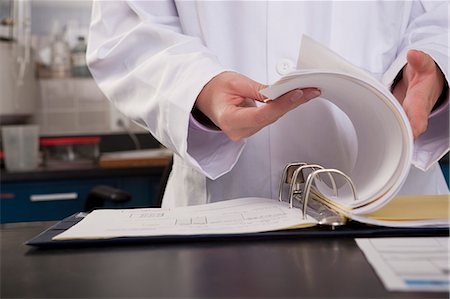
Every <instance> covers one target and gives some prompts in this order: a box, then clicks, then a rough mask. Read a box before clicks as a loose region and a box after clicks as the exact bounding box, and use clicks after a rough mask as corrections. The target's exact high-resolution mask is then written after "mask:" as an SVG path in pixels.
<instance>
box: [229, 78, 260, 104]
mask: <svg viewBox="0 0 450 299" xmlns="http://www.w3.org/2000/svg"><path fill="white" fill-rule="evenodd" d="M240 77H241V78H233V79H232V80H233V81H232V82H230V84H231V86H232V87H231V88H232V89H233V91H234V92H235V93H236V94H237V95H239V96H241V97H246V98H250V99H253V100H257V101H259V102H264V100H265V99H266V97H265V96H263V95H262V94H260V93H259V91H260V90H262V89H264V88H266V87H267V85H264V84H261V83H259V82H256V81H253V80H252V79H250V78H247V77H245V76H243V75H240Z"/></svg>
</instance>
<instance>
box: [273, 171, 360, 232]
mask: <svg viewBox="0 0 450 299" xmlns="http://www.w3.org/2000/svg"><path fill="white" fill-rule="evenodd" d="M305 170H310V173H309V174H308V176H307V179H306V180H305ZM320 174H327V175H328V177H329V179H330V182H331V185H332V189H333V193H334V196H336V197H338V189H337V186H336V181H335V179H334V176H333V175H339V176H341V177H342V178H344V180H345V181H346V183H347V184H348V185H349V186H350V189H351V191H352V194H353V198H354V200H357V195H356V188H355V185H354V184H353V181H352V179H351V178H350V177H349V176H348V175H346V174H345V173H343V172H342V171H340V170H337V169H332V168H324V167H323V166H321V165H318V164H307V163H305V162H294V163H288V164H286V166H285V167H284V170H283V173H282V175H281V181H280V189H279V193H278V200H279V201H283V197H284V196H283V193H284V192H283V190H284V189H285V185H289V198H288V202H289V208H293V205H294V202H298V203H300V204H301V209H302V212H303V219H306V215H310V216H311V217H313V218H315V219H317V220H318V222H319V224H322V225H330V226H332V227H335V226H339V225H344V224H345V223H346V222H347V217H346V216H345V215H344V214H343V213H342V212H340V211H338V210H336V209H334V208H333V207H332V206H331V205H329V204H327V203H326V202H325V201H323V200H320V198H321V195H322V196H324V195H323V194H320V192H319V191H318V189H317V188H316V187H315V186H314V185H313V183H314V181H315V179H318V180H321V181H322V179H321V178H320ZM312 195H316V196H315V198H317V200H313V199H311V197H312Z"/></svg>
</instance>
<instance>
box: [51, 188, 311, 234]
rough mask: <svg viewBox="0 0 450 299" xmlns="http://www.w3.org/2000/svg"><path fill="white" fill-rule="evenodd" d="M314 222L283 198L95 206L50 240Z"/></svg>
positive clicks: (234, 230)
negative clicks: (165, 205)
mask: <svg viewBox="0 0 450 299" xmlns="http://www.w3.org/2000/svg"><path fill="white" fill-rule="evenodd" d="M316 223H317V221H316V220H315V219H313V218H311V217H307V219H303V216H302V212H301V210H300V209H290V208H289V206H288V204H286V203H285V202H279V201H276V200H273V199H266V198H255V197H251V198H240V199H233V200H226V201H221V202H216V203H211V204H205V205H198V206H189V207H179V208H174V209H160V208H149V209H124V210H112V209H110V210H95V211H93V212H91V213H90V214H89V215H87V216H86V217H85V218H84V219H83V220H82V221H80V222H79V223H77V224H76V225H74V226H72V227H71V228H69V229H68V230H66V231H65V232H63V233H61V234H59V235H57V236H56V237H55V238H54V240H65V239H103V238H117V237H133V236H134V237H136V236H165V235H167V236H170V235H208V234H236V233H238V234H243V233H256V232H264V231H274V230H280V229H287V228H293V227H297V226H301V227H307V226H312V225H315V224H316Z"/></svg>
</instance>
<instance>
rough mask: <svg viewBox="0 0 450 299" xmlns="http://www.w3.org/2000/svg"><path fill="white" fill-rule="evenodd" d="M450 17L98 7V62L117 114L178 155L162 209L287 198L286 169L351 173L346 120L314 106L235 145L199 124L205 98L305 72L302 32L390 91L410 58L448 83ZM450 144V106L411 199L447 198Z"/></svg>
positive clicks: (399, 8) (94, 57) (402, 12)
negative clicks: (216, 87)
mask: <svg viewBox="0 0 450 299" xmlns="http://www.w3.org/2000/svg"><path fill="white" fill-rule="evenodd" d="M447 12H448V2H446V1H355V2H348V1H336V2H323V1H317V2H316V1H299V2H295V1H288V2H285V1H242V2H236V1H175V2H171V1H98V2H95V3H94V6H93V14H92V23H91V28H90V36H89V44H88V53H87V59H88V64H89V67H90V69H91V71H92V74H93V76H94V78H95V79H96V81H97V82H98V84H99V86H100V88H101V89H102V90H103V92H104V93H105V94H106V96H107V97H108V98H109V99H110V100H111V101H112V102H113V103H114V104H115V105H116V107H117V108H118V109H119V110H121V111H122V112H123V113H125V114H126V115H128V116H129V117H131V118H132V119H133V120H135V121H136V122H138V123H139V124H141V125H143V126H144V127H146V128H148V130H149V131H150V132H151V133H152V134H153V135H154V136H155V137H156V138H157V139H158V140H159V141H160V142H161V143H162V144H163V145H165V146H167V147H168V148H170V149H171V150H173V151H174V153H175V161H174V166H173V171H172V173H171V175H170V179H169V183H168V186H167V189H166V194H165V197H164V201H163V206H165V207H170V206H180V205H192V204H201V203H207V202H214V201H219V200H226V199H232V198H238V197H243V196H262V197H269V198H276V197H277V194H278V184H279V178H280V174H281V171H282V169H283V167H284V165H285V163H287V162H292V161H308V162H320V163H324V164H326V165H327V166H335V167H338V168H339V167H340V165H335V164H336V163H335V162H334V161H339V158H340V157H339V155H341V153H343V152H345V151H346V150H348V144H346V141H345V140H346V138H347V137H348V136H347V135H348V133H347V132H345V130H343V129H342V128H341V125H340V122H339V120H340V119H342V117H341V115H339V112H336V109H334V108H333V107H332V106H331V105H330V104H329V103H328V102H326V101H325V100H314V101H311V102H310V103H308V104H306V105H302V106H300V107H299V108H297V109H296V110H294V111H291V112H289V113H288V114H287V115H285V116H284V117H282V118H281V119H280V120H278V121H277V122H276V123H274V124H272V125H270V126H268V127H266V128H264V129H263V130H261V131H260V132H258V133H257V134H255V135H253V136H251V137H250V138H247V139H246V140H241V141H236V142H233V141H231V140H229V139H228V138H227V137H226V136H225V134H223V133H222V132H220V131H214V130H209V129H207V128H205V127H203V126H201V125H199V124H197V123H196V122H195V120H194V119H193V118H192V117H191V109H192V107H193V105H194V102H195V100H196V97H197V95H198V94H199V92H200V91H201V89H202V87H203V86H204V85H205V84H206V83H207V82H208V81H209V80H210V79H211V78H213V77H214V76H216V75H217V74H219V73H221V72H223V71H225V70H234V71H237V72H240V73H242V74H244V75H246V76H248V77H250V78H252V79H254V80H256V81H259V82H261V83H265V84H270V83H272V82H275V81H276V80H277V79H279V78H280V76H281V75H283V74H286V73H287V72H289V71H290V70H291V69H292V68H293V67H294V65H295V61H296V60H297V55H298V51H299V44H300V37H301V35H302V34H303V33H304V34H307V35H309V36H311V37H312V38H314V39H315V40H317V41H319V42H321V43H322V44H325V45H327V46H328V47H329V48H331V49H332V50H334V51H336V52H337V53H339V54H340V55H341V56H343V57H345V58H346V59H347V60H349V61H351V62H352V63H354V64H356V65H358V66H360V67H361V68H364V69H366V70H367V71H369V72H371V73H372V74H373V75H374V76H376V77H378V78H380V80H383V82H384V83H385V84H387V85H390V84H391V83H392V81H393V79H394V77H395V76H396V75H397V73H398V72H399V71H400V70H401V68H402V67H403V66H404V64H405V62H406V54H405V53H406V50H407V49H409V48H414V49H419V50H422V51H424V52H426V53H428V54H429V55H431V56H432V57H433V59H434V60H435V61H436V63H437V64H438V65H439V67H440V68H441V70H442V71H443V72H444V74H445V77H446V79H447V82H448V81H449V80H448V79H449V73H448V69H449V65H448V52H449V47H448V39H447V37H448V28H449V20H448V14H447ZM320 130H335V131H336V134H335V139H334V140H321V139H320V138H317V136H320ZM312 132H314V135H313V134H312ZM448 135H449V132H448V105H447V108H446V109H444V110H441V111H440V112H439V113H437V114H436V115H433V116H432V117H431V118H430V127H429V129H428V130H427V132H426V133H425V134H424V135H423V136H422V137H421V138H420V139H419V140H418V141H417V142H416V144H415V149H414V151H415V152H414V163H415V164H416V165H419V166H421V167H422V168H428V171H426V172H424V171H421V170H419V169H417V168H415V167H414V166H413V167H412V168H411V172H410V175H409V177H408V178H407V180H406V182H405V184H404V187H403V189H402V190H401V193H403V194H437V193H448V189H447V187H446V184H445V181H444V179H443V176H442V173H441V171H440V169H439V168H438V166H437V165H436V164H435V165H433V166H430V164H432V162H434V161H436V160H437V159H438V158H439V157H440V156H442V155H443V154H444V153H445V152H446V151H447V150H448V143H449V137H448ZM317 149H321V150H320V153H321V155H320V157H318V156H317V154H316V153H317V152H318V151H317ZM324 153H325V154H324ZM349 171H351V170H349ZM367 171H370V169H368V170H367Z"/></svg>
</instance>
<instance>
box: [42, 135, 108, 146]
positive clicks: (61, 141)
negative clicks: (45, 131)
mask: <svg viewBox="0 0 450 299" xmlns="http://www.w3.org/2000/svg"><path fill="white" fill-rule="evenodd" d="M88 143H100V137H61V138H41V140H40V144H41V145H43V146H47V145H66V144H88Z"/></svg>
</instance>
